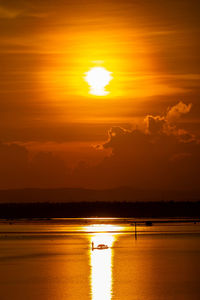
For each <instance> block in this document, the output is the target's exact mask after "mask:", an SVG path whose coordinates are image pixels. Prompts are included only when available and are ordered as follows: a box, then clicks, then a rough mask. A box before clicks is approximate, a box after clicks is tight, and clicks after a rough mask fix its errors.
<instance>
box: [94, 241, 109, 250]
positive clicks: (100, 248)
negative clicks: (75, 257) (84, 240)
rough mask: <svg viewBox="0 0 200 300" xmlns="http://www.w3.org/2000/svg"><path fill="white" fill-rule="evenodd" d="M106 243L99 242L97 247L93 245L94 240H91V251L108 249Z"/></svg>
mask: <svg viewBox="0 0 200 300" xmlns="http://www.w3.org/2000/svg"><path fill="white" fill-rule="evenodd" d="M108 248H109V247H108V245H105V244H99V245H97V247H94V242H92V251H93V250H104V249H108Z"/></svg>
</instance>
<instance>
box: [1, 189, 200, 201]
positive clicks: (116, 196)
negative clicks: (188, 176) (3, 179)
mask: <svg viewBox="0 0 200 300" xmlns="http://www.w3.org/2000/svg"><path fill="white" fill-rule="evenodd" d="M198 200H200V191H192V192H191V191H160V190H136V189H133V188H129V187H120V188H115V189H107V190H92V189H83V188H63V189H37V188H36V189H16V190H14V189H12V190H0V203H24V202H26V203H30V202H33V203H34V202H99V201H106V202H113V201H117V202H121V201H127V202H137V201H144V202H145V201H198Z"/></svg>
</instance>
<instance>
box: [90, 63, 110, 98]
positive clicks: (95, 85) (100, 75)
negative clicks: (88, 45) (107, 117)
mask: <svg viewBox="0 0 200 300" xmlns="http://www.w3.org/2000/svg"><path fill="white" fill-rule="evenodd" d="M85 74H86V76H85V80H86V81H87V82H88V84H89V86H90V94H92V95H96V96H105V95H107V94H108V93H109V92H108V91H105V87H106V86H107V85H108V84H109V82H110V80H111V79H112V76H111V74H112V73H111V72H109V71H107V70H106V69H105V68H103V67H94V68H92V69H91V70H90V71H88V72H86V73H85Z"/></svg>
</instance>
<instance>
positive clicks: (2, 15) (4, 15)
mask: <svg viewBox="0 0 200 300" xmlns="http://www.w3.org/2000/svg"><path fill="white" fill-rule="evenodd" d="M20 13H21V12H20V10H15V9H8V8H6V7H4V6H0V19H14V18H16V17H18V16H19V15H20Z"/></svg>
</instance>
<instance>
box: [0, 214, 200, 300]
mask: <svg viewBox="0 0 200 300" xmlns="http://www.w3.org/2000/svg"><path fill="white" fill-rule="evenodd" d="M134 221H135V220H134V219H95V218H93V219H52V220H37V221H34V220H20V221H6V220H5V221H3V220H1V222H0V299H1V300H11V299H17V300H18V299H27V300H32V299H34V300H35V299H37V300H54V299H58V300H65V299H67V300H68V299H70V300H78V299H80V300H86V299H91V300H100V299H103V300H111V299H113V300H115V299H116V300H117V299H120V300H123V299H124V300H162V299H166V300H169V299H170V300H171V299H176V300H186V299H187V300H199V299H200V223H199V222H198V223H196V224H194V223H161V224H160V223H153V226H146V225H145V223H143V222H142V220H140V223H138V224H137V227H136V231H137V234H135V226H134ZM92 242H93V243H94V247H97V246H98V245H99V244H105V245H107V246H108V247H109V248H108V249H102V250H99V249H94V250H92V247H91V245H92Z"/></svg>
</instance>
